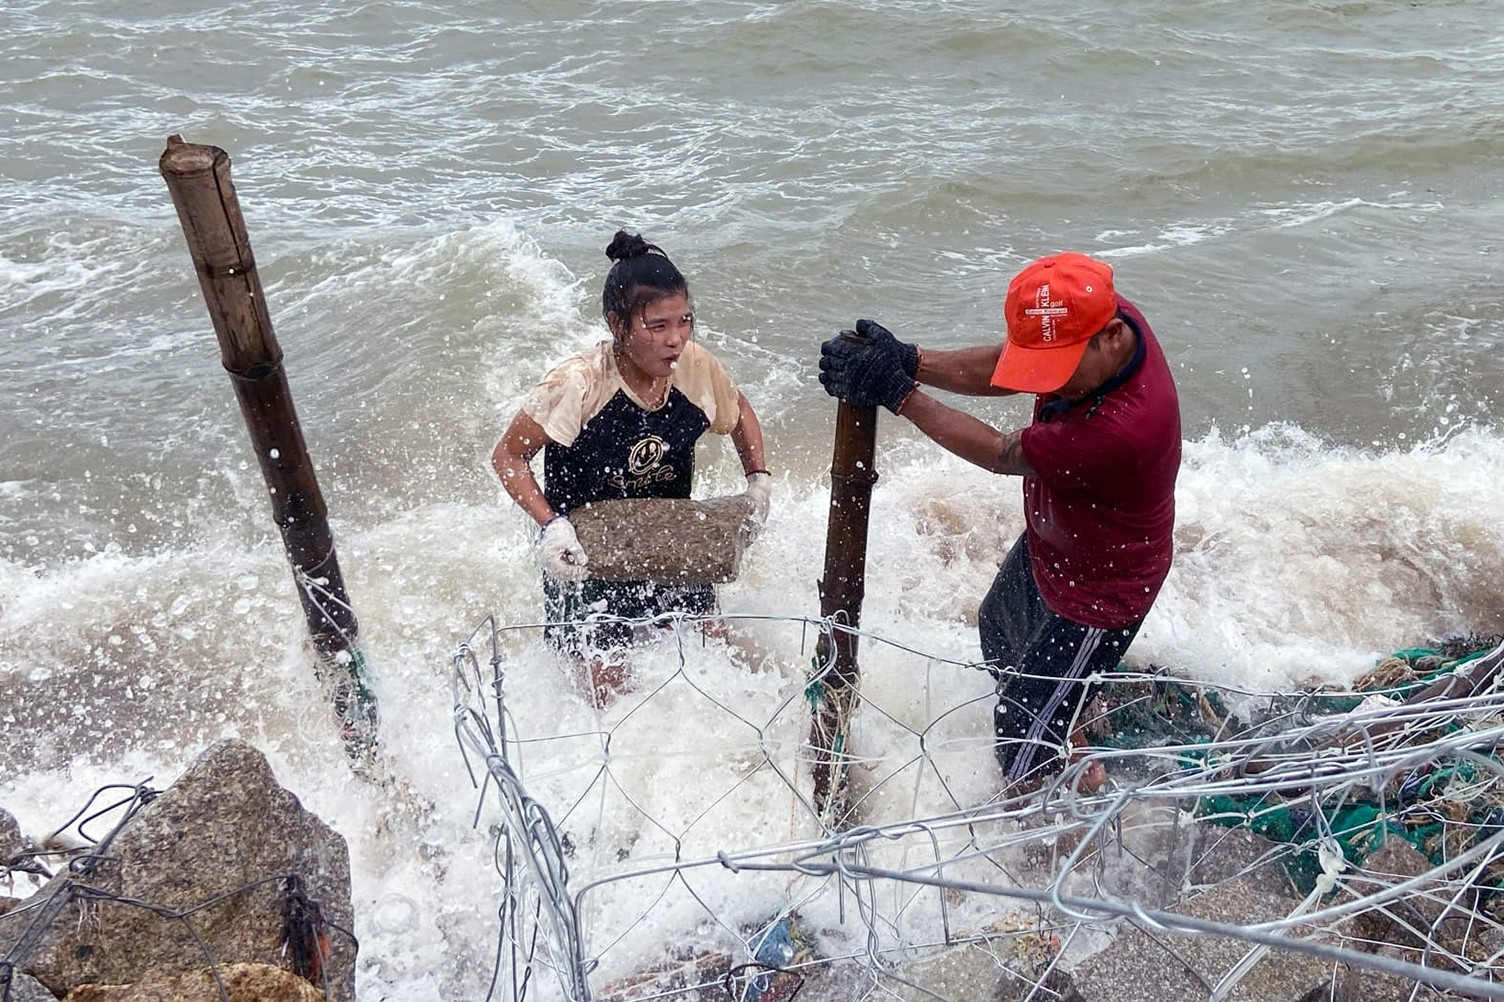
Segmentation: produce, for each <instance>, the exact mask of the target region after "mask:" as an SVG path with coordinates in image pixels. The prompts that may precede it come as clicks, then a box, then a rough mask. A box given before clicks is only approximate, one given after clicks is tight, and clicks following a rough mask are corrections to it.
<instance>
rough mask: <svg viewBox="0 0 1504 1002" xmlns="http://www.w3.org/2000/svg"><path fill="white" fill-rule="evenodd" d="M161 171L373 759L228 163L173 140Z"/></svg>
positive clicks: (353, 626)
mask: <svg viewBox="0 0 1504 1002" xmlns="http://www.w3.org/2000/svg"><path fill="white" fill-rule="evenodd" d="M159 167H160V168H161V171H162V177H163V178H165V179H166V181H167V189H168V191H169V192H171V194H172V202H173V205H174V206H176V207H177V211H178V220H179V221H180V222H181V223H182V226H183V235H184V237H186V238H187V241H188V253H189V254H190V255H191V256H192V258H193V265H194V269H195V270H196V271H197V272H198V282H199V287H200V288H201V289H202V290H203V293H204V300H205V302H206V303H207V304H208V307H209V317H210V319H211V320H212V321H213V323H214V333H215V335H216V336H217V337H218V339H219V351H220V361H221V363H222V364H223V365H224V367H225V371H226V372H228V373H229V374H230V380H231V383H232V384H233V385H234V387H235V398H236V400H237V401H239V404H240V413H241V416H242V417H243V418H244V419H245V424H246V428H247V430H248V431H249V432H250V436H251V446H252V448H254V449H255V452H256V461H257V463H258V464H260V466H261V476H262V479H263V480H265V481H266V487H267V491H268V493H269V495H270V498H271V504H272V516H273V518H274V519H275V520H276V523H277V528H278V529H279V530H280V531H281V533H282V544H283V546H284V547H285V548H286V550H287V559H288V561H289V562H290V563H291V564H292V570H293V577H294V578H295V579H296V581H297V585H298V595H299V598H300V599H301V601H302V605H303V617H304V619H305V621H306V622H307V624H308V632H309V635H310V637H311V638H312V640H313V647H314V650H315V652H316V653H317V654H318V657H319V659H320V661H321V662H322V663H323V665H324V666H326V667H327V666H340V667H342V668H343V673H341V672H338V671H336V672H334V673H333V674H334V675H336V676H340V675H341V674H343V675H346V676H348V677H347V678H345V677H336V678H335V682H336V685H335V690H336V691H335V694H334V699H335V710H336V713H338V715H339V717H340V719H341V723H342V725H343V727H344V739H345V744H346V750H347V751H354V750H355V749H357V748H358V749H361V750H362V752H366V751H369V748H370V743H371V742H372V741H374V739H375V728H376V702H375V698H374V697H373V696H372V694H371V691H370V689H369V687H368V686H367V685H366V684H365V681H364V679H363V677H362V669H363V660H362V658H361V657H360V652H359V649H358V648H357V647H356V645H355V639H356V635H357V633H358V631H359V626H358V624H357V623H356V620H355V613H354V610H352V609H351V607H350V600H349V597H348V596H347V595H346V593H345V583H344V578H343V577H342V576H341V574H340V570H339V561H338V559H337V558H336V556H335V552H334V535H333V533H332V532H331V531H330V528H329V520H328V510H327V509H326V508H325V506H324V496H323V494H322V492H321V491H320V490H319V484H318V479H317V477H316V476H315V475H314V470H313V462H312V461H311V460H310V459H309V457H308V447H307V445H306V444H305V443H304V441H303V431H302V428H301V427H300V426H299V424H298V415H297V412H296V411H295V410H294V408H293V403H292V393H291V391H290V390H289V388H288V385H287V373H286V371H285V370H284V369H283V367H282V348H281V346H280V345H278V344H277V337H276V334H275V333H273V331H272V321H271V316H270V315H269V314H268V312H267V308H266V298H265V296H264V295H263V294H262V289H261V279H260V277H259V276H258V275H257V273H256V261H255V259H254V258H253V257H252V255H251V243H250V239H249V237H248V236H247V235H246V228H245V220H244V218H242V216H241V214H240V203H239V202H238V201H237V200H236V197H235V186H234V184H232V183H231V181H230V158H229V156H228V155H227V154H226V153H225V151H224V150H222V149H219V148H218V147H215V146H202V145H199V144H197V143H185V142H183V139H182V137H181V136H171V137H169V138H168V140H167V149H166V150H165V151H164V152H163V153H162V157H161V160H160V161H159ZM322 673H323V672H322V669H321V674H322Z"/></svg>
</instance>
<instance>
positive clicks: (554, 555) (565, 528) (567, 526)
mask: <svg viewBox="0 0 1504 1002" xmlns="http://www.w3.org/2000/svg"><path fill="white" fill-rule="evenodd" d="M538 549H539V551H540V552H541V553H542V556H543V573H545V574H547V575H548V576H549V577H551V578H553V579H555V580H557V581H583V580H585V579H586V578H587V577H589V576H590V572H589V571H588V570H586V569H585V565H586V564H588V563H590V558H589V557H587V556H585V549H584V547H582V546H580V540H579V537H577V536H576V535H575V534H574V526H573V525H572V524H571V523H570V521H569V519H567V518H565V517H564V516H563V515H560V516H558V517H557V518H555V519H554V520H553V521H551V522H549V523H548V524H547V525H545V526H544V527H543V537H542V538H541V539H540V540H539V541H538Z"/></svg>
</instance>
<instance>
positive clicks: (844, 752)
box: [809, 331, 877, 828]
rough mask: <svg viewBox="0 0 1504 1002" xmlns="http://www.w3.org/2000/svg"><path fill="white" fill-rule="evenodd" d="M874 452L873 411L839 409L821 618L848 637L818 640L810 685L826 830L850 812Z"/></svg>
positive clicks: (817, 787) (819, 804)
mask: <svg viewBox="0 0 1504 1002" xmlns="http://www.w3.org/2000/svg"><path fill="white" fill-rule="evenodd" d="M841 334H842V336H843V337H846V338H848V339H851V340H858V339H859V340H866V339H865V338H858V335H856V334H855V333H853V332H851V331H842V332H841ZM876 453H877V409H876V408H873V407H854V406H852V405H851V404H848V403H846V402H845V401H844V400H843V401H841V402H839V403H838V404H837V405H836V434H835V450H834V455H833V456H832V458H831V462H830V519H829V522H828V523H827V526H826V531H825V571H824V576H823V577H822V578H821V579H820V616H821V618H823V619H826V620H831V621H833V622H835V623H838V624H843V625H845V626H848V627H850V630H845V629H840V628H835V629H832V630H830V631H827V632H823V633H821V635H820V641H819V644H818V646H817V647H816V650H815V657H816V665H817V666H828V670H826V671H824V673H823V674H819V675H817V676H816V677H815V678H813V679H812V680H811V682H810V686H809V698H810V702H811V718H812V719H811V721H810V745H811V746H812V747H813V749H814V760H813V765H812V766H811V773H812V775H813V779H814V803H815V808H816V810H817V811H818V812H819V814H820V818H821V820H822V822H823V823H824V824H825V825H826V827H828V828H834V827H837V826H839V825H840V824H841V823H842V822H843V821H844V820H845V819H846V815H847V813H848V808H849V805H848V804H847V803H846V793H847V789H846V769H847V762H848V761H849V753H848V749H847V745H846V742H847V735H848V730H849V722H850V719H851V714H852V713H853V712H854V711H855V710H856V702H857V684H858V682H859V679H860V670H859V668H858V666H857V660H856V652H857V635H856V634H855V633H854V632H851V631H854V630H856V629H857V628H858V627H859V626H860V625H861V619H862V598H863V596H864V595H865V593H866V589H867V525H868V521H869V515H870V513H871V510H872V485H873V484H875V483H876V482H877V468H876V467H875V465H874V459H875V456H876ZM817 670H818V669H817Z"/></svg>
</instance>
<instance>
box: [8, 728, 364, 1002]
mask: <svg viewBox="0 0 1504 1002" xmlns="http://www.w3.org/2000/svg"><path fill="white" fill-rule="evenodd" d="M106 842H107V844H101V846H100V847H99V849H100V851H101V853H102V857H101V858H99V859H97V860H95V861H93V862H92V863H91V864H90V865H89V867H88V868H87V869H86V870H84V871H83V872H71V873H70V872H67V871H65V872H63V873H60V874H59V875H58V876H57V877H55V878H53V879H52V880H51V881H50V882H49V883H48V884H46V885H45V886H44V887H42V889H41V890H39V891H37V893H36V894H35V895H33V896H32V898H31V899H29V903H36V904H37V905H38V906H39V908H40V909H41V910H43V911H44V912H45V911H48V910H50V911H51V912H52V914H51V915H50V916H49V917H48V921H46V922H44V923H42V924H40V925H39V926H38V927H37V929H36V930H35V935H34V936H30V937H28V938H29V942H27V943H22V944H16V945H17V946H19V947H20V949H19V950H17V949H16V947H15V946H13V945H12V944H13V942H14V941H15V938H16V937H17V936H19V935H20V934H21V933H20V930H18V929H15V928H12V927H7V926H4V925H0V953H4V952H6V951H7V949H9V950H11V951H13V955H16V956H17V966H18V967H19V968H21V969H22V970H25V971H26V972H27V973H29V974H31V975H33V976H34V977H36V979H37V980H38V981H40V982H42V984H44V985H46V986H47V987H48V988H49V989H51V990H52V991H53V992H54V993H56V994H58V995H62V994H64V993H66V992H67V991H68V990H70V989H71V988H73V987H74V986H75V985H81V984H85V983H89V982H93V983H98V984H111V985H130V984H135V983H136V982H138V981H140V980H141V979H142V977H143V976H144V975H145V974H146V972H148V971H155V972H157V973H158V974H160V975H164V976H165V975H167V974H171V973H173V972H182V973H186V972H189V971H194V970H199V969H201V968H203V967H204V966H205V963H206V961H207V960H209V959H212V960H213V961H214V962H215V963H217V964H221V965H225V964H231V963H235V962H250V963H260V964H270V965H273V966H286V965H287V964H288V963H289V960H288V959H286V957H285V956H284V951H283V950H282V949H281V943H282V940H283V933H282V927H283V906H284V897H283V894H282V890H283V883H284V882H283V878H284V877H286V876H288V875H289V874H292V875H296V876H298V877H300V878H301V881H302V888H303V893H304V894H305V895H306V898H307V899H308V900H309V901H312V902H314V903H316V904H317V905H318V906H319V909H320V911H321V913H322V917H323V919H324V920H326V922H328V923H330V924H331V926H332V927H326V932H327V935H328V946H329V962H328V963H327V965H326V966H325V975H326V976H327V978H328V980H329V988H330V997H331V998H332V999H335V1000H337V1002H353V999H354V994H355V991H354V973H355V945H354V943H353V942H352V941H351V939H350V937H349V936H348V935H346V934H344V933H342V932H340V931H339V930H340V929H345V930H348V929H351V928H352V927H353V921H352V906H351V899H350V858H349V850H348V847H347V846H346V844H345V840H344V838H343V837H342V836H341V835H339V833H337V832H335V831H334V830H333V829H331V828H329V826H328V825H326V824H324V822H323V821H321V820H319V819H318V818H317V817H315V816H314V815H313V814H311V813H309V812H308V811H306V810H304V809H303V807H302V805H301V804H300V803H299V802H298V799H297V797H295V796H293V795H292V794H291V793H289V792H288V791H287V790H285V789H283V788H282V787H281V786H279V785H278V784H277V782H276V779H275V777H274V776H273V775H272V771H271V768H270V766H268V765H267V762H266V759H265V758H264V757H263V756H262V754H261V753H260V752H259V751H257V750H256V749H255V748H253V747H252V746H251V745H249V744H246V743H245V742H243V741H238V740H227V741H221V742H219V743H217V744H215V745H214V746H213V747H211V748H209V749H208V750H207V751H205V752H204V754H203V755H201V756H200V757H199V758H198V759H197V760H196V761H194V762H193V764H192V765H190V766H189V767H188V770H187V771H186V772H185V773H184V774H183V775H182V777H181V778H180V779H179V780H178V781H177V782H176V783H175V784H173V786H172V787H171V788H170V789H168V790H166V791H165V792H163V793H162V794H160V795H159V796H157V797H156V799H154V800H152V801H151V802H150V803H148V804H146V805H145V806H144V807H143V808H142V809H141V810H140V812H139V813H138V814H137V815H136V816H135V818H133V819H132V820H130V821H129V822H128V823H126V824H124V825H123V826H122V827H121V828H120V829H119V831H118V832H117V833H115V834H114V836H113V838H111V839H107V840H106ZM80 886H83V887H87V888H91V889H93V890H92V891H91V892H89V893H87V894H81V893H79V891H78V888H79V887H80ZM118 898H124V899H129V901H130V902H134V903H127V902H126V901H121V900H117V899H118ZM210 902H212V903H210ZM143 905H145V906H150V909H157V910H161V911H166V912H168V913H169V914H162V913H161V911H154V910H149V908H148V907H143ZM189 910H191V914H188V915H186V916H183V917H176V916H174V915H173V914H171V913H174V912H185V911H189ZM189 924H191V927H192V930H191V931H190V929H189ZM334 927H337V928H334ZM195 933H196V934H197V937H199V938H201V940H202V945H201V944H200V942H199V939H196V938H195V935H194V934H195ZM206 951H207V954H208V956H207V957H206V955H205V954H206ZM286 952H287V954H289V955H290V954H291V953H292V952H293V951H291V950H289V951H286ZM201 997H208V996H201Z"/></svg>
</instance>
